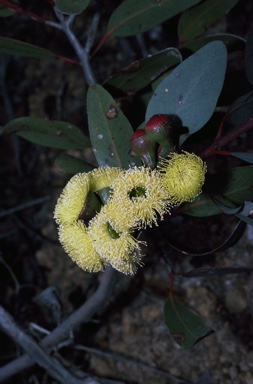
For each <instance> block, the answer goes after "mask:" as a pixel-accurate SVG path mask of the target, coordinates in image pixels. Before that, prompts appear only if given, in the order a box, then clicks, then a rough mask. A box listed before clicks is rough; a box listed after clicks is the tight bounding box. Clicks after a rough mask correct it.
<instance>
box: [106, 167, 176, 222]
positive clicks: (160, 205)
mask: <svg viewBox="0 0 253 384" xmlns="http://www.w3.org/2000/svg"><path fill="white" fill-rule="evenodd" d="M111 189H112V192H113V193H112V198H111V201H110V202H111V205H114V207H115V209H114V212H112V213H111V215H112V217H113V220H114V222H116V223H117V225H118V226H119V227H120V228H122V225H124V226H125V227H138V228H145V227H146V226H147V225H148V226H150V227H151V226H152V223H154V224H156V225H157V219H158V218H160V219H163V215H164V214H165V213H166V212H169V204H168V199H167V192H166V189H165V187H164V185H163V183H162V178H161V174H160V173H159V172H158V171H156V170H153V171H152V170H151V169H150V168H146V167H139V168H137V167H134V168H130V169H128V170H127V171H125V172H122V173H121V174H120V175H119V176H118V178H117V179H116V180H115V181H114V182H113V183H112V185H111Z"/></svg>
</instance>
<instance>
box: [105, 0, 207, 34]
mask: <svg viewBox="0 0 253 384" xmlns="http://www.w3.org/2000/svg"><path fill="white" fill-rule="evenodd" d="M199 1H200V0H177V1H176V2H175V1H174V0H159V1H154V0H142V1H136V0H125V1H123V2H122V3H121V4H120V5H119V6H118V7H117V8H116V10H115V11H114V12H113V14H112V15H111V18H110V20H109V23H108V32H107V35H111V34H113V35H115V36H132V35H136V34H138V33H142V32H144V31H148V30H149V29H151V28H153V27H155V26H156V25H159V24H161V23H163V22H164V21H165V20H169V19H170V18H172V17H173V16H175V15H177V14H179V13H180V12H183V11H185V10H186V9H188V8H190V7H192V6H193V5H195V4H197V3H199Z"/></svg>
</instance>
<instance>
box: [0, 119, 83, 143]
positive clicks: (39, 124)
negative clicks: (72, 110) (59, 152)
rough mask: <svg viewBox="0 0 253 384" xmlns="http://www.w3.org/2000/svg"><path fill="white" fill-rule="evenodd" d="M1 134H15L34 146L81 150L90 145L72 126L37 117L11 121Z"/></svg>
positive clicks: (77, 129)
mask: <svg viewBox="0 0 253 384" xmlns="http://www.w3.org/2000/svg"><path fill="white" fill-rule="evenodd" d="M3 132H5V133H10V132H16V133H17V135H18V136H20V137H23V138H24V139H27V140H29V141H31V142H32V143H35V144H40V145H45V146H47V147H52V148H61V149H82V148H83V147H87V146H89V145H90V141H89V139H88V138H87V137H86V136H85V135H84V134H83V133H82V132H81V131H80V129H79V128H77V127H76V126H74V125H73V124H70V123H67V122H65V121H52V120H46V119H42V118H39V117H18V118H17V119H14V120H11V121H10V122H9V123H8V124H7V125H6V126H5V127H4V129H3Z"/></svg>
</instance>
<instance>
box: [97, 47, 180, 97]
mask: <svg viewBox="0 0 253 384" xmlns="http://www.w3.org/2000/svg"><path fill="white" fill-rule="evenodd" d="M181 61H182V57H181V54H180V52H179V51H178V50H177V49H175V48H167V49H165V50H163V51H161V52H159V53H156V54H155V55H152V56H148V57H146V58H144V59H142V60H138V61H135V62H134V63H132V64H130V65H129V66H128V67H126V68H124V69H123V70H122V71H121V72H119V73H116V74H115V75H113V76H111V77H109V79H107V80H106V81H105V83H104V84H103V85H104V87H105V88H107V89H108V90H111V89H112V90H113V89H117V90H120V91H122V92H125V93H128V92H131V93H132V92H137V91H139V90H141V89H142V88H144V87H145V86H146V85H148V84H150V83H151V82H152V81H153V80H155V79H156V78H157V77H158V76H160V75H161V74H162V73H163V72H164V71H166V70H167V69H169V68H170V67H172V66H174V65H176V64H178V63H180V62H181Z"/></svg>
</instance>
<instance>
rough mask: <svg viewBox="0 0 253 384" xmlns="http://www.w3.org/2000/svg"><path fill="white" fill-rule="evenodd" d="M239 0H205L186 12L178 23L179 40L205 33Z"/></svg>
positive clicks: (189, 38)
mask: <svg viewBox="0 0 253 384" xmlns="http://www.w3.org/2000/svg"><path fill="white" fill-rule="evenodd" d="M238 1H239V0H223V1H220V0H205V1H203V2H201V3H200V4H198V5H196V6H195V7H193V8H191V9H188V10H187V11H186V12H184V13H183V14H182V16H181V18H180V20H179V24H178V36H179V40H180V41H181V42H182V41H185V40H191V39H194V38H195V37H197V36H199V35H201V34H202V33H204V32H205V31H206V30H207V28H208V27H210V26H211V25H212V24H213V23H214V22H215V21H217V20H219V19H220V18H221V17H222V16H224V15H225V13H226V12H227V11H228V10H229V9H230V8H232V7H233V6H234V5H235V4H236V3H238Z"/></svg>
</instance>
